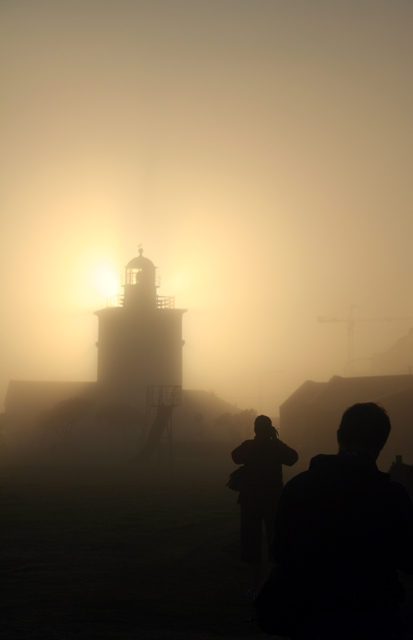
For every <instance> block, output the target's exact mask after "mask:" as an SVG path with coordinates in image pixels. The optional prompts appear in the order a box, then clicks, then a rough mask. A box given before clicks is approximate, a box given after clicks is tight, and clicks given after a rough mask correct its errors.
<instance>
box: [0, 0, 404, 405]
mask: <svg viewBox="0 0 413 640" xmlns="http://www.w3.org/2000/svg"><path fill="white" fill-rule="evenodd" d="M0 9H1V15H0V22H1V33H0V41H1V65H0V68H1V86H2V97H1V139H0V149H1V151H0V153H1V158H0V161H1V191H0V207H1V209H0V211H1V228H0V234H1V235H0V243H1V245H0V246H1V252H0V259H1V292H2V312H1V320H0V323H1V343H0V362H1V368H2V371H1V378H0V400H2V399H3V397H4V394H5V390H6V386H7V382H8V380H9V379H11V378H12V379H44V380H51V379H57V380H93V379H95V376H96V347H95V342H96V340H97V318H96V316H94V315H93V311H94V310H96V309H99V308H101V307H103V306H105V298H106V295H107V294H109V293H115V292H116V289H117V286H118V285H117V284H116V277H118V276H120V274H121V273H122V272H123V268H124V266H125V264H126V263H127V262H128V261H129V260H130V259H131V258H132V257H134V256H136V255H137V252H138V245H139V244H142V245H143V248H144V252H145V254H144V255H145V256H146V257H148V258H150V259H151V260H152V261H153V262H154V263H155V265H156V266H158V267H159V270H160V275H161V288H160V289H159V293H160V294H161V295H175V296H176V304H177V306H178V307H180V308H187V309H188V313H186V314H185V315H184V322H183V330H184V336H183V337H184V339H185V341H186V345H185V347H184V386H185V387H186V388H200V389H206V390H214V391H215V392H216V393H218V394H219V395H222V397H224V398H226V399H229V400H231V401H233V402H236V403H237V404H238V405H239V406H240V407H242V408H244V407H250V406H254V407H255V408H256V409H257V410H260V409H261V410H262V411H264V412H267V413H271V414H272V415H274V414H275V413H276V411H277V406H278V404H279V402H280V401H282V400H283V399H285V397H286V396H288V395H289V394H290V393H291V392H292V391H293V390H294V389H295V388H296V387H297V386H298V385H299V384H301V382H303V381H304V380H305V379H307V378H312V379H314V380H327V379H328V378H330V377H331V375H333V374H339V375H342V374H343V373H344V367H345V364H346V360H347V333H346V324H345V323H343V324H320V323H317V316H320V315H326V314H330V313H336V314H338V316H339V317H343V318H345V317H346V316H348V313H349V309H350V306H351V305H357V306H358V307H360V308H359V309H357V310H356V311H355V314H356V315H357V314H358V317H360V318H370V317H371V318H380V317H383V316H389V317H394V318H400V317H406V318H407V319H404V320H395V321H393V322H381V321H377V322H376V321H372V322H360V323H359V324H356V327H355V346H354V356H355V357H357V358H369V357H371V356H372V355H373V354H374V353H377V352H379V351H382V350H384V349H386V348H387V347H388V346H390V345H391V344H392V343H393V342H394V340H396V339H397V338H399V337H401V336H402V335H404V334H405V333H406V332H407V330H408V329H409V327H410V326H411V325H412V324H413V299H412V289H413V251H412V231H413V206H412V205H413V193H412V160H413V158H412V149H413V144H412V143H413V127H412V120H413V88H412V78H413V38H412V33H413V3H412V2H411V0H405V1H403V0H386V1H383V0H376V1H373V0H311V1H310V0H147V1H145V0H0ZM409 317H410V319H409ZM358 366H359V370H360V371H363V370H366V368H367V367H368V360H365V361H360V362H359V365H358ZM401 373H402V372H401ZM260 393H261V403H260V400H259V396H260ZM260 405H261V406H260Z"/></svg>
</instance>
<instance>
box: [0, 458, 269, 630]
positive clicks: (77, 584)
mask: <svg viewBox="0 0 413 640" xmlns="http://www.w3.org/2000/svg"><path fill="white" fill-rule="evenodd" d="M199 454H200V452H198V455H197V457H196V459H193V460H191V459H188V458H182V459H177V460H176V461H175V471H174V472H173V473H172V472H171V470H170V469H169V468H168V465H165V464H164V465H160V466H159V465H158V463H157V461H156V460H155V461H154V464H153V465H151V468H148V469H140V470H139V469H136V467H135V466H131V465H130V463H128V464H126V463H125V464H124V465H122V466H116V467H107V468H102V467H95V468H89V469H85V468H84V467H82V468H79V467H74V466H70V465H68V464H61V465H60V466H56V467H54V468H53V467H50V466H32V467H30V466H29V467H25V468H22V467H13V468H12V467H9V468H7V467H3V469H2V470H1V472H0V474H1V475H0V477H1V484H0V498H1V514H2V522H3V525H2V529H1V558H2V567H3V568H2V573H3V577H2V587H3V589H2V592H3V593H2V597H1V602H0V620H1V623H0V624H1V626H2V627H3V629H4V631H3V632H2V638H7V639H10V640H11V639H13V640H14V639H20V638H25V639H26V638H30V639H37V638H39V639H42V640H44V639H46V638H47V639H48V640H54V639H56V640H57V639H59V640H60V639H66V638H67V639H69V638H70V639H72V638H79V639H84V638H101V637H105V638H113V639H116V640H120V639H126V638H127V639H129V638H134V639H135V638H139V639H157V638H160V639H161V638H162V639H163V638H169V639H171V640H178V639H179V640H180V639H184V638H185V639H187V638H191V639H194V640H197V639H200V640H201V639H202V640H207V639H209V638H212V637H213V638H216V637H221V638H234V637H240V638H257V637H261V638H264V637H268V636H265V634H263V633H261V632H260V631H259V630H258V628H257V627H256V625H255V623H253V622H246V620H248V619H249V618H250V617H251V615H252V614H253V609H252V604H251V601H250V600H249V599H248V598H247V597H246V596H245V591H246V590H247V588H248V586H249V584H248V574H247V572H246V567H245V565H241V563H240V562H239V559H238V541H239V534H238V518H239V513H238V506H237V505H236V504H235V502H236V497H237V494H235V493H234V492H232V491H230V490H229V489H228V488H226V487H225V483H226V482H227V476H228V474H229V472H230V471H232V470H233V468H234V465H233V464H232V463H231V460H230V458H229V456H228V458H227V457H225V459H224V458H223V457H222V456H221V457H220V456H218V457H217V458H216V459H214V460H212V458H210V457H209V456H201V455H199Z"/></svg>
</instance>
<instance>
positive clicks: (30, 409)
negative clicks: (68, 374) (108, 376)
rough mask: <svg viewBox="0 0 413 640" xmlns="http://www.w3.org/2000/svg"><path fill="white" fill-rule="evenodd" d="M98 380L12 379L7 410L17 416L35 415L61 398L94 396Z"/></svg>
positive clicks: (21, 417)
mask: <svg viewBox="0 0 413 640" xmlns="http://www.w3.org/2000/svg"><path fill="white" fill-rule="evenodd" d="M95 393H96V382H47V381H41V380H10V382H9V386H8V388H7V394H6V400H5V412H6V413H10V414H12V415H14V416H15V417H16V418H20V419H24V418H26V417H30V418H31V417H35V416H37V415H39V414H40V413H41V412H42V411H45V410H46V409H49V408H51V407H53V406H54V405H56V404H57V403H58V402H60V401H61V400H67V399H68V398H76V397H89V398H90V397H94V395H95Z"/></svg>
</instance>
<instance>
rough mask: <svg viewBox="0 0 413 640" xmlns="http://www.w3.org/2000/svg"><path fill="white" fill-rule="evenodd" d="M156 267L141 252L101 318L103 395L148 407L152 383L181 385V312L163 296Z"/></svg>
mask: <svg viewBox="0 0 413 640" xmlns="http://www.w3.org/2000/svg"><path fill="white" fill-rule="evenodd" d="M157 288H158V284H157V273H156V267H155V265H154V264H153V262H151V260H149V259H148V258H146V257H144V256H143V250H142V249H139V255H138V256H137V257H136V258H133V259H132V260H131V261H130V262H128V264H127V265H126V267H125V275H124V284H123V293H121V294H117V295H116V296H115V297H114V298H111V299H109V300H108V301H107V305H106V307H105V308H104V309H100V310H99V311H96V312H95V314H96V315H97V317H98V321H99V329H98V342H97V349H98V366H97V387H98V395H99V396H100V398H101V400H102V401H104V402H126V403H128V404H132V405H134V406H137V407H142V408H143V407H144V406H145V398H146V390H147V387H149V386H152V385H174V386H181V385H182V347H183V344H184V342H183V340H182V316H183V314H184V313H185V311H186V309H175V298H174V297H173V296H158V294H157Z"/></svg>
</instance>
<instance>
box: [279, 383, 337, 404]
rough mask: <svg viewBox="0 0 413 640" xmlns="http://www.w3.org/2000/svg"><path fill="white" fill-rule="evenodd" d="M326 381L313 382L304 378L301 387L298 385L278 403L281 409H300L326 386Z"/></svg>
mask: <svg viewBox="0 0 413 640" xmlns="http://www.w3.org/2000/svg"><path fill="white" fill-rule="evenodd" d="M327 384H328V382H314V381H313V380H306V381H305V382H304V383H303V384H302V385H301V387H298V389H296V390H295V391H294V393H292V394H291V395H290V396H289V397H288V398H287V400H284V402H283V403H282V404H281V405H280V411H281V410H282V409H292V408H294V409H301V408H302V407H307V406H308V405H309V404H310V403H311V402H312V401H313V400H314V399H315V398H316V397H317V396H318V395H319V394H320V393H322V391H323V389H324V388H325V387H326V386H327Z"/></svg>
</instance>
